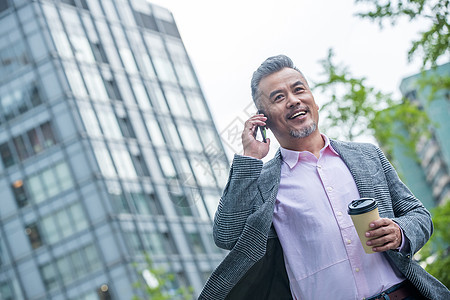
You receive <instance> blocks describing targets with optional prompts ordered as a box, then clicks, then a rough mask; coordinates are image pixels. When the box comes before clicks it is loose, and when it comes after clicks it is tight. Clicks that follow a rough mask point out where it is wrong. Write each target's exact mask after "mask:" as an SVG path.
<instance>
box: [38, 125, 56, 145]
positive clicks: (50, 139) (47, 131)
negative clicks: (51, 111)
mask: <svg viewBox="0 0 450 300" xmlns="http://www.w3.org/2000/svg"><path fill="white" fill-rule="evenodd" d="M41 130H42V135H43V136H44V146H45V147H46V148H48V147H51V146H53V145H54V144H56V138H55V134H54V133H53V129H52V126H51V125H50V123H48V122H47V123H44V124H42V125H41Z"/></svg>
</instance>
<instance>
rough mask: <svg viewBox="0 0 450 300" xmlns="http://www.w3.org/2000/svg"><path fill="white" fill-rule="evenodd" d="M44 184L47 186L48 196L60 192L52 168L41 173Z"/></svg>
mask: <svg viewBox="0 0 450 300" xmlns="http://www.w3.org/2000/svg"><path fill="white" fill-rule="evenodd" d="M41 176H42V177H41V178H42V181H43V183H44V186H45V187H46V188H47V194H48V197H53V196H55V195H56V194H58V193H59V192H60V188H59V186H58V184H57V179H56V176H55V174H54V173H53V169H47V170H45V171H44V172H42V173H41Z"/></svg>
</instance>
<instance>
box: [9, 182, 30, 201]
mask: <svg viewBox="0 0 450 300" xmlns="http://www.w3.org/2000/svg"><path fill="white" fill-rule="evenodd" d="M12 189H13V194H14V198H15V199H16V203H17V205H18V206H19V207H24V206H25V205H27V204H28V198H27V194H26V192H25V189H24V187H23V181H22V180H20V179H19V180H16V181H15V182H14V183H13V184H12Z"/></svg>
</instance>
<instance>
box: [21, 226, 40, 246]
mask: <svg viewBox="0 0 450 300" xmlns="http://www.w3.org/2000/svg"><path fill="white" fill-rule="evenodd" d="M25 233H26V234H27V236H28V239H29V240H30V243H31V247H32V248H33V249H36V248H39V247H40V246H42V240H41V234H40V233H39V229H38V226H37V224H30V225H28V226H27V227H26V228H25Z"/></svg>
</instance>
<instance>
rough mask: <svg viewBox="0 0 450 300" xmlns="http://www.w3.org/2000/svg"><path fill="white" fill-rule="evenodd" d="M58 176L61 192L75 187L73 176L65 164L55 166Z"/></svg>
mask: <svg viewBox="0 0 450 300" xmlns="http://www.w3.org/2000/svg"><path fill="white" fill-rule="evenodd" d="M55 171H56V176H57V178H58V180H59V183H60V187H61V191H65V190H67V189H70V188H71V187H72V186H73V180H72V176H71V175H70V171H69V168H68V166H67V164H66V163H65V162H61V163H59V164H57V165H56V166H55Z"/></svg>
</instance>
